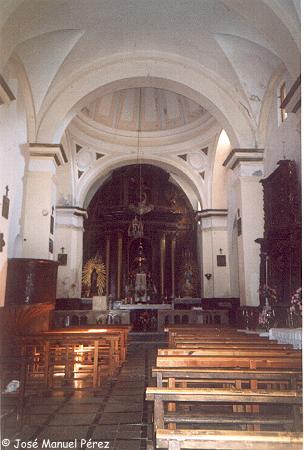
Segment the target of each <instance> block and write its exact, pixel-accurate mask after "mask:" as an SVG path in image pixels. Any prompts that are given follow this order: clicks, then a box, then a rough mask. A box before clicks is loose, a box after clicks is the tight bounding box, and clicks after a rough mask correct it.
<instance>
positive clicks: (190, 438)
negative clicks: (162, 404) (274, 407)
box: [156, 429, 303, 450]
mask: <svg viewBox="0 0 304 450" xmlns="http://www.w3.org/2000/svg"><path fill="white" fill-rule="evenodd" d="M156 448H163V449H168V450H182V449H213V450H217V449H221V450H253V449H254V450H266V449H267V450H302V448H303V437H302V433H288V432H269V431H268V432H267V431H259V432H257V431H255V432H251V431H233V430H231V431H220V430H207V431H204V430H165V429H159V430H157V431H156Z"/></svg>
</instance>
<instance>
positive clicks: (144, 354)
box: [1, 341, 160, 450]
mask: <svg viewBox="0 0 304 450" xmlns="http://www.w3.org/2000/svg"><path fill="white" fill-rule="evenodd" d="M159 345H160V343H157V342H135V341H134V342H131V344H130V345H129V349H128V358H127V361H126V362H125V364H124V365H123V367H122V368H121V369H120V372H119V373H118V374H117V376H116V377H115V378H113V379H111V380H108V381H107V383H105V385H104V387H103V389H102V390H101V391H100V392H99V393H98V395H97V396H93V395H92V394H88V393H85V392H80V391H77V392H75V393H74V394H68V395H67V394H65V395H64V394H63V393H60V392H59V393H57V394H56V396H55V394H53V396H51V397H45V398H41V397H40V398H39V397H33V398H32V399H31V400H30V403H29V404H28V405H27V408H26V414H25V415H26V418H25V424H24V426H23V428H22V430H21V431H20V430H19V431H18V430H17V429H16V423H15V417H13V416H11V417H9V418H8V419H6V421H5V422H4V423H3V424H2V430H1V431H2V433H1V439H2V440H3V438H4V439H10V441H11V444H10V445H9V446H7V447H6V448H8V449H10V448H14V447H13V444H14V445H16V442H17V441H16V439H21V440H22V441H27V442H28V441H33V440H34V439H36V438H37V439H38V449H40V448H52V447H50V446H49V447H48V446H47V445H49V444H52V445H55V444H54V442H58V441H65V442H70V444H69V445H70V446H71V447H70V448H79V449H83V450H85V449H89V448H98V447H97V446H96V447H92V446H91V447H89V445H88V444H85V443H84V441H81V440H82V439H84V440H87V441H88V440H89V439H91V440H92V441H96V442H99V445H100V442H104V446H103V447H101V446H100V447H99V448H110V449H112V450H144V449H147V448H152V447H151V442H150V439H151V435H152V424H151V413H150V408H151V406H150V405H149V404H148V403H147V402H145V400H144V394H145V387H146V386H147V385H148V384H149V385H151V384H152V383H153V381H152V380H151V378H150V375H151V367H152V365H153V363H154V361H155V354H156V348H157V347H158V346H159ZM47 439H49V440H50V442H49V443H48V442H47ZM75 440H76V446H73V447H72V445H75ZM43 442H44V446H43ZM106 442H109V444H107V443H106ZM96 445H97V444H96ZM2 448H4V447H2ZM20 448H21V446H20ZM53 448H59V447H53Z"/></svg>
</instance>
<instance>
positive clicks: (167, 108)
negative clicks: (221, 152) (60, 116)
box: [82, 87, 211, 131]
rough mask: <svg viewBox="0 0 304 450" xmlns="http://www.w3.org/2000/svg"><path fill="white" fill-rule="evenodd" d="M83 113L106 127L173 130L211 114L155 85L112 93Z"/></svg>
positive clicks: (90, 105) (95, 102)
mask: <svg viewBox="0 0 304 450" xmlns="http://www.w3.org/2000/svg"><path fill="white" fill-rule="evenodd" d="M139 102H141V107H140V108H139ZM139 109H140V118H139ZM82 113H84V114H85V115H87V116H89V117H90V118H91V119H92V120H94V121H95V122H98V123H100V124H102V125H104V126H106V127H109V128H114V129H118V130H125V131H137V130H138V129H139V128H140V130H141V131H162V130H168V129H175V128H179V127H182V126H185V125H188V124H191V123H192V122H196V121H199V119H202V120H203V116H204V119H206V120H207V119H209V118H210V117H211V116H210V114H209V113H208V112H207V111H206V110H205V109H204V108H202V107H201V106H200V105H199V104H198V103H195V102H193V101H192V100H190V99H188V98H187V97H184V96H183V95H180V94H177V93H175V92H172V91H167V90H164V89H158V88H154V87H142V88H130V89H123V90H120V91H116V92H113V93H111V94H108V95H105V96H103V97H100V98H98V99H97V100H95V101H94V102H92V103H90V104H89V105H88V106H86V107H85V108H83V110H82Z"/></svg>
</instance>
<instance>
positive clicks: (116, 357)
mask: <svg viewBox="0 0 304 450" xmlns="http://www.w3.org/2000/svg"><path fill="white" fill-rule="evenodd" d="M122 336H123V334H122V333H120V332H117V333H116V332H115V331H113V330H111V331H110V332H108V331H107V330H98V331H94V330H86V331H81V330H79V329H77V330H68V331H67V330H64V331H59V330H56V331H51V332H43V333H40V334H38V335H31V336H26V337H22V338H21V343H22V352H23V355H24V356H26V357H27V358H28V359H29V360H30V361H31V364H30V365H29V369H28V371H27V374H26V383H25V384H26V389H27V390H28V389H29V388H30V387H31V385H33V388H35V384H36V386H37V382H38V385H39V382H40V384H41V386H40V387H42V388H43V387H44V388H46V389H54V388H56V387H60V388H64V389H75V388H76V385H75V383H74V384H73V383H72V382H74V381H75V380H76V379H80V378H82V379H84V376H86V377H89V378H91V380H92V388H93V389H98V388H99V387H100V385H101V379H102V377H103V376H112V375H113V374H114V372H115V370H116V369H117V368H118V367H119V366H120V365H121V364H122V362H123V355H122V352H121V346H120V344H121V342H122ZM60 380H62V381H63V383H61V384H59V386H58V382H59V381H60ZM55 382H56V383H55ZM83 387H85V388H87V387H88V386H87V384H84V385H83ZM78 388H80V385H79V383H78Z"/></svg>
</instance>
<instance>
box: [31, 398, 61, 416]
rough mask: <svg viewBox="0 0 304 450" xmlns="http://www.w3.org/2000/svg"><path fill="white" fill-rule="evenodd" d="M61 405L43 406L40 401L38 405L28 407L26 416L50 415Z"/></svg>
mask: <svg viewBox="0 0 304 450" xmlns="http://www.w3.org/2000/svg"><path fill="white" fill-rule="evenodd" d="M61 405H63V403H58V404H53V403H51V404H48V405H45V404H44V403H43V401H41V403H40V405H32V406H31V407H28V408H27V410H26V414H37V415H38V414H52V413H53V412H54V411H56V409H57V408H60V407H61Z"/></svg>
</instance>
